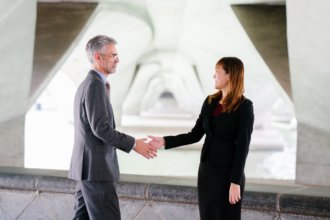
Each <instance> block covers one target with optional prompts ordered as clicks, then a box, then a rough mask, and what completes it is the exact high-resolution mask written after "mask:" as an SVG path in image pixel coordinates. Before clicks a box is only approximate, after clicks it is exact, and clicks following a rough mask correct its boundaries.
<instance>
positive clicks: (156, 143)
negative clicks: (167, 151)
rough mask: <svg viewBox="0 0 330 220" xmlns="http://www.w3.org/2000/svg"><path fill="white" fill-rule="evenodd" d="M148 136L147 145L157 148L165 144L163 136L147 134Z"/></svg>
mask: <svg viewBox="0 0 330 220" xmlns="http://www.w3.org/2000/svg"><path fill="white" fill-rule="evenodd" d="M148 138H151V141H150V142H149V145H151V146H152V147H154V148H156V149H157V150H158V149H159V148H161V147H163V146H164V145H165V140H164V138H163V137H156V136H151V135H148Z"/></svg>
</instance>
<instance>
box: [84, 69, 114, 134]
mask: <svg viewBox="0 0 330 220" xmlns="http://www.w3.org/2000/svg"><path fill="white" fill-rule="evenodd" d="M87 77H89V78H91V79H92V80H100V81H101V82H102V83H103V84H104V81H103V79H102V78H101V77H100V76H99V74H97V72H95V71H94V70H90V71H89V72H88V76H87ZM104 88H105V85H104ZM107 97H108V101H109V102H108V106H109V112H110V113H109V115H110V116H111V119H112V126H113V128H114V129H116V122H115V117H114V114H113V109H112V105H111V102H110V98H109V96H107Z"/></svg>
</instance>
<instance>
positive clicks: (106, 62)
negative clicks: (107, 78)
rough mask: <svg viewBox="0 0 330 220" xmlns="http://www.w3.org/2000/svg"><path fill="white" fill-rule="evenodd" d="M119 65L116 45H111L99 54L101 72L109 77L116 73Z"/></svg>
mask: <svg viewBox="0 0 330 220" xmlns="http://www.w3.org/2000/svg"><path fill="white" fill-rule="evenodd" d="M117 63H119V58H118V53H117V49H116V46H115V44H109V45H107V46H106V47H105V50H103V51H102V52H100V53H99V59H98V67H99V70H100V71H101V72H104V73H106V74H107V75H109V74H111V73H114V72H116V68H117Z"/></svg>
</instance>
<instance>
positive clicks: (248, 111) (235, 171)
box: [230, 100, 254, 185]
mask: <svg viewBox="0 0 330 220" xmlns="http://www.w3.org/2000/svg"><path fill="white" fill-rule="evenodd" d="M253 123H254V113H253V105H252V102H251V101H249V100H247V101H246V102H245V103H243V104H242V107H241V109H239V124H238V135H237V141H236V149H235V156H234V162H233V168H232V172H231V178H230V180H231V182H232V183H235V184H238V185H240V184H241V181H242V177H243V173H244V167H245V161H246V157H247V154H248V152H249V146H250V141H251V134H252V131H253Z"/></svg>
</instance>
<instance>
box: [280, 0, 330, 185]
mask: <svg viewBox="0 0 330 220" xmlns="http://www.w3.org/2000/svg"><path fill="white" fill-rule="evenodd" d="M286 4H287V6H286V8H287V28H288V31H287V34H288V48H289V63H290V72H291V83H292V93H293V101H294V106H295V110H296V117H297V121H298V146H297V165H296V180H297V182H298V183H304V184H315V185H323V186H330V172H329V169H330V160H329V158H330V126H329V124H330V117H329V112H330V102H329V100H328V99H329V96H330V90H329V89H328V87H329V84H330V62H329V60H330V31H329V28H327V27H328V26H329V22H330V14H329V9H330V2H329V1H323V0H316V1H314V0H306V1H304V3H303V4H302V2H301V1H299V0H288V1H287V3H286Z"/></svg>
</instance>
